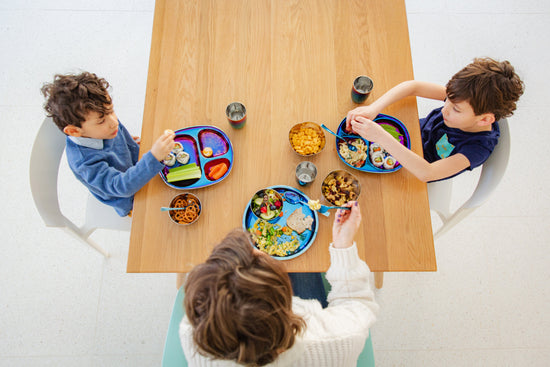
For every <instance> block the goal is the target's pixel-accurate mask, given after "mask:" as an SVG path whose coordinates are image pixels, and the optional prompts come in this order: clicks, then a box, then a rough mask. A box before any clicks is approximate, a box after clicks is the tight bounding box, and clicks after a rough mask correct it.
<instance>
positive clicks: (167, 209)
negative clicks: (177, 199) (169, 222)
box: [160, 205, 189, 212]
mask: <svg viewBox="0 0 550 367" xmlns="http://www.w3.org/2000/svg"><path fill="white" fill-rule="evenodd" d="M188 206H189V205H187V206H184V207H183V208H167V207H165V206H161V207H160V211H161V212H167V211H169V210H183V209H187V207H188Z"/></svg>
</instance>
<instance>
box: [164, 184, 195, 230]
mask: <svg viewBox="0 0 550 367" xmlns="http://www.w3.org/2000/svg"><path fill="white" fill-rule="evenodd" d="M170 208H185V209H180V210H169V211H168V215H169V216H170V219H172V221H173V222H174V223H176V224H180V225H189V224H193V223H195V222H196V221H197V220H198V219H199V217H200V215H201V211H202V206H201V201H200V200H199V198H198V197H196V196H195V195H193V194H191V193H189V192H185V193H183V194H179V195H176V196H175V197H174V198H173V199H172V201H171V202H170Z"/></svg>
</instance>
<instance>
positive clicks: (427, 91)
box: [346, 80, 447, 131]
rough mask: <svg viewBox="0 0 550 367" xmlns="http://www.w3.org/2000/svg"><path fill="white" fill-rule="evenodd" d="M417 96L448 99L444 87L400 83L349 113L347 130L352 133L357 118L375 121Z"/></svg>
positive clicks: (418, 83)
mask: <svg viewBox="0 0 550 367" xmlns="http://www.w3.org/2000/svg"><path fill="white" fill-rule="evenodd" d="M409 96H417V97H424V98H430V99H437V100H441V101H444V100H445V98H446V97H447V93H446V89H445V87H444V86H442V85H439V84H434V83H428V82H421V81H417V80H409V81H406V82H403V83H400V84H398V85H396V86H395V87H393V88H392V89H390V90H389V91H387V92H386V93H384V95H382V97H380V98H378V99H377V100H376V101H374V102H372V103H371V104H370V105H368V106H361V107H357V108H355V109H353V110H351V111H349V112H348V115H347V118H346V130H347V131H350V128H351V126H350V123H351V121H353V120H355V119H356V117H357V116H362V117H365V118H367V119H370V120H372V119H374V118H375V117H376V116H377V115H378V114H379V113H380V112H382V110H384V109H385V108H386V107H388V106H389V105H391V104H392V103H395V102H397V101H399V100H401V99H403V98H405V97H409Z"/></svg>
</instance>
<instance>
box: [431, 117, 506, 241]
mask: <svg viewBox="0 0 550 367" xmlns="http://www.w3.org/2000/svg"><path fill="white" fill-rule="evenodd" d="M499 128H500V138H499V140H498V144H497V146H496V147H495V149H494V150H493V153H492V154H491V156H489V158H488V159H487V160H486V161H485V163H483V165H482V167H481V174H480V176H479V180H478V182H477V186H476V188H475V190H474V191H473V193H472V195H471V196H470V197H469V198H468V199H467V200H466V201H465V202H464V203H463V204H462V205H461V206H460V207H459V208H458V209H457V210H455V211H454V212H452V213H451V211H450V203H451V199H452V192H453V190H452V184H453V179H448V180H443V181H437V182H431V183H429V184H428V196H429V200H430V209H431V210H433V211H434V212H436V213H437V214H438V215H439V217H440V218H441V220H442V222H443V224H442V226H441V227H440V228H439V229H438V230H437V231H436V232H435V233H434V238H438V237H440V236H442V235H443V234H444V233H446V232H447V231H449V230H450V229H451V228H452V227H454V226H455V225H456V224H457V223H459V222H460V221H462V220H463V219H464V218H465V217H467V216H468V215H469V214H471V213H472V212H473V211H474V210H475V209H477V208H478V207H480V206H481V205H483V204H484V203H485V202H486V201H487V199H488V198H489V197H490V195H491V194H492V193H493V191H494V190H495V189H496V187H497V186H498V185H499V183H500V181H501V180H502V177H503V176H504V173H505V172H506V167H507V166H508V160H509V157H510V147H511V139H510V127H509V126H508V120H507V119H502V120H500V121H499Z"/></svg>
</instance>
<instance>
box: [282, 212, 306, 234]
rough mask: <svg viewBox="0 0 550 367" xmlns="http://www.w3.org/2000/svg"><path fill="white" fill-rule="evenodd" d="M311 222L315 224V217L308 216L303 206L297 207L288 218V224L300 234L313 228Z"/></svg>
mask: <svg viewBox="0 0 550 367" xmlns="http://www.w3.org/2000/svg"><path fill="white" fill-rule="evenodd" d="M311 224H313V217H311V216H307V217H306V216H305V215H304V213H303V212H302V208H298V209H296V210H295V211H294V212H293V213H292V214H290V216H289V217H288V218H287V219H286V225H287V226H289V227H290V228H292V230H294V231H295V232H296V233H298V234H302V233H304V232H305V231H306V229H311Z"/></svg>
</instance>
